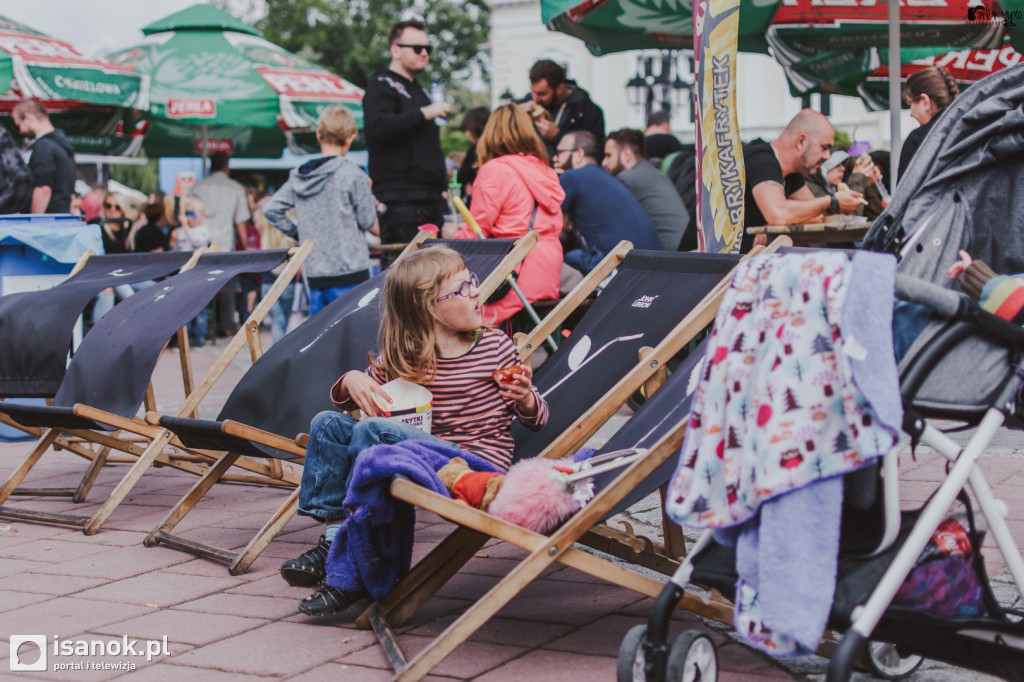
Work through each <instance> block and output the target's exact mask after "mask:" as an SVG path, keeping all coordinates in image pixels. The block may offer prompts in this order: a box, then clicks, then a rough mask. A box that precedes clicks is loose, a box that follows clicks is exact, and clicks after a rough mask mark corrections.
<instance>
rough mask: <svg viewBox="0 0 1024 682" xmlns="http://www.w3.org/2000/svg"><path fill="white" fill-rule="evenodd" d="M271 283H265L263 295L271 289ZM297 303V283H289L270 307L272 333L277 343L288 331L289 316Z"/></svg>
mask: <svg viewBox="0 0 1024 682" xmlns="http://www.w3.org/2000/svg"><path fill="white" fill-rule="evenodd" d="M270 287H271V285H270V284H264V285H263V287H262V289H263V294H262V295H263V296H266V295H267V293H268V292H269V291H270ZM294 303H295V284H289V285H288V286H286V287H285V288H284V291H282V292H281V296H280V297H279V298H278V299H277V300H276V301H274V305H272V306H271V307H270V334H271V336H272V337H273V339H274V343H277V342H278V341H280V340H281V339H283V338H284V335H285V334H287V333H288V318H289V317H291V314H292V305H294Z"/></svg>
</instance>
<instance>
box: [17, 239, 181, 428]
mask: <svg viewBox="0 0 1024 682" xmlns="http://www.w3.org/2000/svg"><path fill="white" fill-rule="evenodd" d="M191 255H192V254H191V253H188V252H169V253H129V254H115V255H110V256H94V255H92V253H91V252H86V253H85V254H83V256H82V258H81V259H80V260H79V261H78V263H77V264H76V265H75V267H74V268H72V270H71V274H70V275H69V276H68V278H67V279H66V280H64V281H63V282H61V283H60V284H58V285H57V286H55V287H53V288H51V289H44V290H42V291H32V292H24V293H18V294H10V295H8V296H3V297H0V398H3V399H7V398H52V397H53V396H54V394H56V393H57V389H58V388H60V382H61V381H62V380H63V379H64V372H65V369H66V367H67V357H68V351H69V350H70V348H71V344H72V335H73V333H74V327H75V323H76V321H77V320H78V317H79V316H80V315H81V314H82V311H83V310H84V309H85V307H86V305H88V303H89V301H91V300H92V299H94V298H95V297H96V295H97V294H99V293H100V292H101V291H103V290H104V289H106V288H107V287H111V286H116V285H119V284H134V283H136V282H143V281H146V280H153V279H159V278H162V277H165V276H167V275H170V274H171V273H173V272H176V271H177V270H179V269H180V268H181V267H183V266H184V265H185V263H186V262H187V261H188V260H189V258H190V257H191ZM0 421H3V422H4V423H7V424H9V425H11V426H16V425H15V424H14V422H13V421H12V420H10V418H8V417H7V415H0ZM33 431H35V435H37V436H38V435H39V433H38V430H33Z"/></svg>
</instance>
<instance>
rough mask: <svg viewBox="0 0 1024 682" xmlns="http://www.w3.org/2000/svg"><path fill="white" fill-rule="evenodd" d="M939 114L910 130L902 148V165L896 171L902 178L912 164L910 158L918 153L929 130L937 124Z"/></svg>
mask: <svg viewBox="0 0 1024 682" xmlns="http://www.w3.org/2000/svg"><path fill="white" fill-rule="evenodd" d="M937 118H938V115H935V116H933V117H932V120H930V121H928V122H927V123H925V124H924V125H923V126H919V127H917V128H914V129H913V130H911V131H910V134H909V135H907V139H906V140H904V141H903V147H902V148H901V149H900V165H899V169H898V170H897V171H896V173H897V176H898V177H899V179H900V180H902V179H903V174H904V173H905V172H906V170H907V167H908V166H909V165H910V160H911V159H912V158H914V154H916V153H917V149H918V147H920V146H921V143H922V142H924V138H926V137H927V136H928V131H929V130H931V129H932V126H933V125H935V120H936V119H937Z"/></svg>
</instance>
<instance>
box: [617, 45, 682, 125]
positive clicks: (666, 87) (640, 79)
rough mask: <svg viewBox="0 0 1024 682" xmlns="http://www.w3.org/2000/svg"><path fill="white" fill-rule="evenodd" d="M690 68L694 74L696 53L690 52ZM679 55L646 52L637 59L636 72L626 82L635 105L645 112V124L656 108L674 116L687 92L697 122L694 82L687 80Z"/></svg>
mask: <svg viewBox="0 0 1024 682" xmlns="http://www.w3.org/2000/svg"><path fill="white" fill-rule="evenodd" d="M688 54H689V57H688V61H689V69H688V70H687V71H686V73H687V75H690V74H692V73H693V54H692V53H688ZM678 57H679V52H678V51H676V50H660V51H659V52H658V53H656V54H651V53H644V54H641V55H640V56H639V57H637V65H636V73H635V74H633V77H632V78H630V79H629V81H627V83H626V88H627V90H628V91H629V99H630V102H631V103H632V104H633V106H635V107H637V108H639V109H643V112H644V124H645V125H646V123H647V121H648V119H650V117H651V112H652V111H654V108H655V105H657V106H658V107H659V108H661V109H662V110H664V111H665V112H666V113H669V114H671V111H672V108H673V106H678V105H679V103H680V100H681V98H682V93H683V91H684V90H685V91H686V94H687V100H688V101H689V102H690V122H693V79H692V77H691V78H689V79H688V80H684V79H683V77H682V73H683V71H682V69H680V68H679V61H678Z"/></svg>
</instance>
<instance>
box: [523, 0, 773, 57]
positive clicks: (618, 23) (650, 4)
mask: <svg viewBox="0 0 1024 682" xmlns="http://www.w3.org/2000/svg"><path fill="white" fill-rule="evenodd" d="M739 5H740V16H739V32H738V36H737V44H738V46H739V49H740V50H742V51H744V52H767V43H766V42H765V32H766V31H767V28H768V25H769V23H770V22H771V19H772V16H773V15H774V14H775V10H776V9H777V8H778V6H779V0H739ZM541 18H542V19H543V21H544V23H545V24H546V25H547V26H548V28H550V29H552V30H555V31H561V32H562V33H566V34H568V35H571V36H573V37H575V38H579V39H580V40H582V41H583V42H585V43H586V44H587V48H588V49H590V51H591V52H592V53H594V54H596V55H601V54H608V53H611V52H622V51H624V50H646V49H690V48H692V47H693V14H692V11H691V4H690V2H689V0H586V1H585V2H580V0H541Z"/></svg>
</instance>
